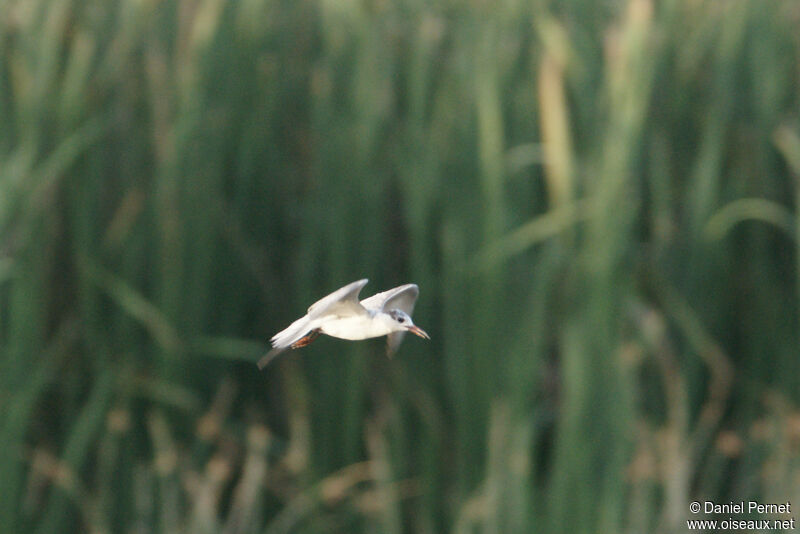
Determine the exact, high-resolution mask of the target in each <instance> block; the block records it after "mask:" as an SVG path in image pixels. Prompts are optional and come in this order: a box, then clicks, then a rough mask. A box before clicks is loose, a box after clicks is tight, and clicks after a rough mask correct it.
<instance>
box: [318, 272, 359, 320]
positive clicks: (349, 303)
mask: <svg viewBox="0 0 800 534" xmlns="http://www.w3.org/2000/svg"><path fill="white" fill-rule="evenodd" d="M368 281H369V280H367V279H366V278H364V279H363V280H358V281H357V282H352V283H350V284H347V285H346V286H344V287H342V288H339V289H337V290H336V291H334V292H333V293H331V294H330V295H328V296H327V297H323V298H321V299H320V300H318V301H317V302H315V303H314V304H312V305H311V307H309V308H308V317H309V318H310V319H317V318H319V317H323V316H325V315H340V316H347V315H358V314H360V313H365V310H364V308H363V307H362V305H361V304H359V302H358V293H359V292H360V291H361V288H362V287H364V286H365V285H367V282H368Z"/></svg>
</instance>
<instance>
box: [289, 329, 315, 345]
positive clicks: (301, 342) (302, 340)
mask: <svg viewBox="0 0 800 534" xmlns="http://www.w3.org/2000/svg"><path fill="white" fill-rule="evenodd" d="M317 336H319V330H312V331H311V332H309V333H308V334H306V335H305V336H303V337H301V338H300V339H298V340H297V341H295V342H294V343H292V348H293V349H299V348H300V347H305V346H306V345H310V344H311V342H312V341H314V340H315V339H317Z"/></svg>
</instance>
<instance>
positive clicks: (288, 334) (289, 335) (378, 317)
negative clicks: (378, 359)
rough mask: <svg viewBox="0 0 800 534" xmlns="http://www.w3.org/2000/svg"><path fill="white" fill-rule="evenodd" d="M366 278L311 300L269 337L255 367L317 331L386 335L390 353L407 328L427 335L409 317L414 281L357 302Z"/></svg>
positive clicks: (309, 339)
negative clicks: (268, 345)
mask: <svg viewBox="0 0 800 534" xmlns="http://www.w3.org/2000/svg"><path fill="white" fill-rule="evenodd" d="M367 282H368V280H367V279H366V278H365V279H363V280H358V281H357V282H353V283H351V284H347V285H346V286H344V287H343V288H341V289H337V290H336V291H334V292H333V293H331V294H330V295H328V296H327V297H324V298H322V299H320V300H318V301H317V302H315V303H314V304H312V305H311V307H310V308H308V313H306V315H304V316H303V317H301V318H300V319H298V320H296V321H295V322H293V323H292V324H290V325H289V327H288V328H286V329H285V330H282V331H280V332H278V333H277V334H275V335H274V336H273V337H272V339H271V340H270V341H271V343H272V350H271V351H269V352H268V353H267V354H265V355H264V356H263V357H262V358H261V359H260V360H259V361H258V368H259V369H263V368H264V367H266V366H267V364H268V363H269V362H271V361H272V360H273V358H275V357H276V356H278V355H279V354H280V353H282V352H283V351H285V350H288V349H298V348H300V347H305V346H306V345H308V344H310V343H311V342H312V341H314V340H315V339H316V338H317V336H319V335H320V334H327V335H329V336H332V337H338V338H341V339H351V340H357V339H368V338H371V337H380V336H388V338H387V352H388V354H389V355H391V354H393V353H394V352H395V351H396V350H397V347H398V346H399V345H400V342H401V341H402V340H403V336H404V335H405V333H406V332H411V333H412V334H416V335H418V336H419V337H421V338H424V339H430V336H429V335H428V334H427V333H426V332H425V331H424V330H423V329H422V328H420V327H418V326H416V325H415V324H414V323H413V322H412V321H411V313H412V312H413V311H414V303H416V301H417V296H419V287H417V284H406V285H403V286H399V287H395V288H394V289H390V290H388V291H384V292H382V293H377V294H375V295H372V296H371V297H369V298H366V299H364V300H362V301H360V302H359V300H358V294H359V292H360V291H361V288H363V287H364V286H365V285H367Z"/></svg>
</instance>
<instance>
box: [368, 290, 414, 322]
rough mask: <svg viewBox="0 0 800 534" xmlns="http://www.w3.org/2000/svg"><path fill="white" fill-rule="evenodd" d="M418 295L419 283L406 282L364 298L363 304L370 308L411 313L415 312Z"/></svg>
mask: <svg viewBox="0 0 800 534" xmlns="http://www.w3.org/2000/svg"><path fill="white" fill-rule="evenodd" d="M418 296H419V287H417V284H406V285H403V286H397V287H395V288H392V289H389V290H387V291H383V292H381V293H376V294H374V295H372V296H371V297H369V298H366V299H364V300H362V301H361V305H362V306H364V307H365V308H367V309H370V310H379V311H383V310H391V309H397V310H401V311H404V312H406V313H407V314H409V315H411V314H412V313H413V312H414V304H415V303H416V302H417V297H418Z"/></svg>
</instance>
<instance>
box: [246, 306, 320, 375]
mask: <svg viewBox="0 0 800 534" xmlns="http://www.w3.org/2000/svg"><path fill="white" fill-rule="evenodd" d="M308 323H309V319H308V316H305V317H301V318H300V319H298V320H296V321H295V322H293V323H292V324H290V325H289V326H288V327H287V328H285V329H283V330H281V331H280V332H278V333H277V334H275V335H274V336H272V339H271V340H270V342H271V343H272V350H271V351H269V352H268V353H266V354H265V355H264V356H262V357H261V359H260V360H258V364H257V365H258V368H259V369H263V368H264V367H266V366H267V365H268V364H269V362H271V361H272V360H273V359H274V358H275V357H276V356H278V355H279V354H281V353H282V352H284V351H286V350H288V349H289V348H290V347H291V346H292V343H294V342H295V341H297V340H298V339H300V338H301V337H303V336H304V335H306V333H307V332H308Z"/></svg>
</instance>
